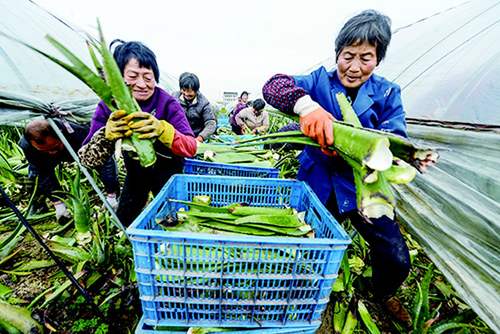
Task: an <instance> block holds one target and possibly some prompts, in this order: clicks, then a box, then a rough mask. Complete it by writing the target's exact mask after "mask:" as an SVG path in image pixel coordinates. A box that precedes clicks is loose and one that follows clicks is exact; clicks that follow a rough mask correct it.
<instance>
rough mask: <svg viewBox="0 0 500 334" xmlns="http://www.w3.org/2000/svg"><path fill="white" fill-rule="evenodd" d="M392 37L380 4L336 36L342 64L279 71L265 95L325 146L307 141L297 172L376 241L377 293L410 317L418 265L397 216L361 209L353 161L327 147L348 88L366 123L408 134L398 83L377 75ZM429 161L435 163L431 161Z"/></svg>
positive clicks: (372, 244)
mask: <svg viewBox="0 0 500 334" xmlns="http://www.w3.org/2000/svg"><path fill="white" fill-rule="evenodd" d="M390 40H391V26H390V19H389V18H388V17H387V16H385V15H382V14H380V13H378V12H376V11H374V10H366V11H363V12H362V13H360V14H359V15H356V16H354V17H352V18H350V19H349V20H348V21H347V22H346V23H345V25H344V26H343V27H342V29H341V30H340V32H339V35H338V36H337V38H336V40H335V53H336V61H337V68H336V69H334V70H333V71H331V72H328V71H327V70H326V69H325V68H324V67H320V68H319V69H317V70H315V71H313V72H312V73H310V74H309V75H304V76H294V77H292V76H289V75H284V74H277V75H274V76H273V77H272V78H271V79H269V80H268V81H267V82H266V84H265V85H264V87H263V89H262V92H263V95H264V99H265V100H266V101H267V102H268V103H269V104H270V105H272V106H273V107H275V108H277V109H279V110H281V111H283V112H287V113H296V114H298V115H299V116H300V117H299V119H300V128H301V130H302V132H303V133H304V134H305V135H306V136H308V137H310V138H312V139H314V140H316V141H317V142H318V143H319V144H320V145H321V147H322V148H323V149H317V148H312V147H307V148H305V149H304V151H303V152H302V153H301V155H300V157H299V161H300V169H299V172H298V176H297V178H298V179H299V180H304V181H306V182H307V183H308V184H309V185H310V186H311V188H312V189H313V190H314V192H315V193H316V194H317V195H318V197H319V199H320V200H321V201H322V202H323V203H324V204H325V205H326V206H327V208H328V209H329V211H330V212H331V213H332V214H333V215H334V216H335V217H336V218H337V220H338V221H342V220H344V219H345V218H350V221H351V223H352V225H353V226H354V227H355V228H356V229H357V231H358V232H359V233H360V234H361V235H362V236H363V238H364V239H365V240H366V241H367V242H368V243H369V245H370V253H371V259H372V268H373V277H372V282H373V293H374V296H375V298H376V299H377V301H379V302H380V303H382V304H384V305H385V307H386V309H387V310H388V311H389V313H390V314H391V315H392V316H394V317H395V318H397V319H398V320H400V321H402V322H404V323H406V324H410V323H411V318H410V315H409V313H408V312H407V311H406V309H405V308H404V307H403V305H402V303H401V302H400V301H399V299H398V298H397V297H395V293H396V290H397V289H398V288H399V286H400V285H401V284H402V283H403V281H404V280H405V279H406V277H407V276H408V274H409V271H410V257H409V252H408V247H407V246H406V243H405V241H404V239H403V236H402V234H401V231H400V229H399V225H398V224H397V222H396V221H394V220H392V219H389V218H387V217H386V216H383V217H382V218H379V219H371V224H370V223H368V222H366V221H365V220H364V219H362V217H361V216H360V215H359V214H358V211H357V205H356V192H355V186H354V180H353V174H352V168H351V167H350V166H349V165H348V164H347V163H346V162H345V161H343V160H342V159H341V158H340V157H339V156H338V155H335V154H334V153H336V152H332V151H328V150H327V149H326V147H328V146H329V145H332V144H333V141H334V134H333V126H332V121H333V120H334V119H339V120H341V119H342V114H341V112H340V108H339V105H338V103H337V101H336V99H335V94H336V93H337V92H342V93H344V94H345V95H346V96H347V97H348V99H350V100H351V101H352V106H353V108H354V110H355V112H356V114H357V115H358V117H359V119H360V121H361V123H362V125H363V127H366V128H373V129H379V130H383V131H388V132H392V133H394V134H397V135H400V136H404V137H406V136H407V134H406V120H405V112H404V110H403V105H402V102H401V90H400V88H399V86H398V85H396V84H394V83H392V82H390V81H388V80H386V79H384V78H383V77H380V76H377V75H375V74H373V71H374V70H375V68H376V67H377V65H378V64H379V63H380V62H381V61H382V60H383V59H384V57H385V54H386V50H387V47H388V45H389V42H390ZM422 164H423V165H430V164H431V162H430V161H424V162H423V163H422Z"/></svg>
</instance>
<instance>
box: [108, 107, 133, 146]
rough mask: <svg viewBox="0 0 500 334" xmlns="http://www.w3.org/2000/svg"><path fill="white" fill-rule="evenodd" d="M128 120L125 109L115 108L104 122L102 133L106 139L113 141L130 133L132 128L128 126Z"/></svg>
mask: <svg viewBox="0 0 500 334" xmlns="http://www.w3.org/2000/svg"><path fill="white" fill-rule="evenodd" d="M129 121H130V119H129V116H128V114H127V112H126V111H125V110H117V111H115V112H114V113H112V114H111V115H110V116H109V119H108V121H107V122H106V130H105V133H104V136H105V137H106V139H107V140H111V141H115V140H118V139H120V138H124V137H128V136H130V135H132V130H130V128H129V126H128V122H129Z"/></svg>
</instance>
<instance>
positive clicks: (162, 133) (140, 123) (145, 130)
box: [128, 111, 175, 148]
mask: <svg viewBox="0 0 500 334" xmlns="http://www.w3.org/2000/svg"><path fill="white" fill-rule="evenodd" d="M129 117H130V121H129V123H128V126H129V127H130V129H131V130H132V131H134V132H137V133H139V138H140V139H151V138H158V140H159V141H160V142H161V143H163V144H165V145H166V146H167V147H168V148H171V147H172V142H173V141H174V135H175V129H174V127H173V126H172V124H170V123H169V122H167V121H164V120H161V121H160V120H158V119H157V118H156V117H154V116H153V115H151V114H148V113H146V112H142V111H138V112H135V113H132V114H130V115H129Z"/></svg>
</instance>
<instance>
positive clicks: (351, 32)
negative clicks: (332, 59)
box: [335, 9, 392, 65]
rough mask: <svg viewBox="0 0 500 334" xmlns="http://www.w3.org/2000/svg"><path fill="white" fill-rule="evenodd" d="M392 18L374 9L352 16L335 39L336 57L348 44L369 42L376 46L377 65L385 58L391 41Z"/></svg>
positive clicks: (337, 57)
mask: <svg viewBox="0 0 500 334" xmlns="http://www.w3.org/2000/svg"><path fill="white" fill-rule="evenodd" d="M391 36H392V34H391V19H390V18H389V17H388V16H386V15H383V14H381V13H379V12H377V11H375V10H373V9H369V10H365V11H363V12H361V13H360V14H358V15H356V16H353V17H351V18H350V19H349V20H348V21H347V22H346V23H345V24H344V26H343V27H342V29H340V32H339V34H338V35H337V38H336V39H335V54H336V59H337V60H338V59H339V55H340V53H341V52H342V49H343V48H345V47H346V46H349V45H353V44H356V43H359V42H368V43H370V44H371V45H373V46H375V47H376V50H377V65H378V64H380V62H381V61H382V60H383V59H384V58H385V53H386V51H387V47H388V46H389V43H390V41H391Z"/></svg>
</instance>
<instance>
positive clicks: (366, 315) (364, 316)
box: [358, 300, 380, 334]
mask: <svg viewBox="0 0 500 334" xmlns="http://www.w3.org/2000/svg"><path fill="white" fill-rule="evenodd" d="M358 312H359V315H360V316H361V320H363V323H364V324H365V326H366V328H367V329H368V331H369V332H370V334H380V331H379V329H378V327H377V325H376V324H375V322H374V321H373V319H372V317H371V315H370V312H368V309H367V308H366V306H365V304H363V302H362V301H361V300H360V301H358Z"/></svg>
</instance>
